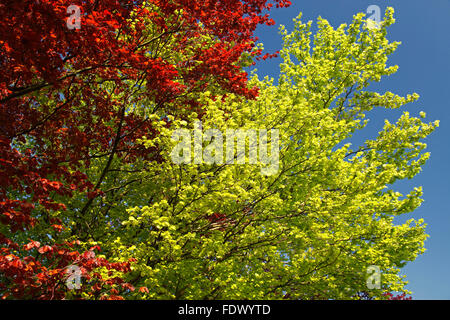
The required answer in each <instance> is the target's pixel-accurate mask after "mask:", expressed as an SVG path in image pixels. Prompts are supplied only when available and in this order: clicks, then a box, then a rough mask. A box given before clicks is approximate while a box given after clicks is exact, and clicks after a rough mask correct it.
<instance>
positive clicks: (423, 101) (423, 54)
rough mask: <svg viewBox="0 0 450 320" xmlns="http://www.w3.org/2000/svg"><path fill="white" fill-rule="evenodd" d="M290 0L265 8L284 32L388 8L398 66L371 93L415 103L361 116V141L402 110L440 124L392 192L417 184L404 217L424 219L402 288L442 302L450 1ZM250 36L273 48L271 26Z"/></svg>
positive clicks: (448, 228) (449, 232) (449, 257)
mask: <svg viewBox="0 0 450 320" xmlns="http://www.w3.org/2000/svg"><path fill="white" fill-rule="evenodd" d="M291 1H292V2H293V4H292V6H291V7H289V8H284V9H273V11H272V17H273V18H274V19H275V21H276V25H280V24H283V25H285V26H286V27H287V29H288V30H289V31H290V30H292V26H293V22H292V19H293V18H295V17H296V16H297V15H298V14H299V13H300V12H302V13H303V17H302V20H303V21H308V20H313V21H315V20H316V19H317V17H318V16H321V17H322V18H325V19H327V20H328V21H329V22H330V23H331V24H332V25H333V26H334V27H337V26H338V25H339V24H341V23H349V22H351V20H352V17H353V15H354V14H356V13H358V12H366V10H367V8H368V7H369V6H370V5H378V6H379V7H380V8H381V11H382V16H383V13H384V10H385V9H386V7H387V6H390V7H393V8H394V9H395V15H394V17H395V18H396V23H395V25H393V26H391V27H390V29H389V31H388V32H389V33H388V38H389V40H391V41H401V42H402V45H401V46H400V47H399V49H398V50H397V51H396V53H394V54H393V55H391V56H390V60H389V64H390V65H394V64H396V65H398V66H399V71H398V72H397V73H396V74H395V75H392V76H390V77H387V78H383V79H382V82H381V83H380V84H377V85H376V90H377V91H378V92H384V91H392V92H394V93H397V94H400V95H406V94H407V93H413V92H417V93H418V94H419V95H420V97H421V98H420V99H419V101H418V102H416V103H414V104H409V105H407V106H406V107H404V108H403V109H402V110H399V111H397V110H395V111H392V110H390V111H389V112H374V113H369V114H368V117H369V118H370V119H371V120H370V126H369V127H368V128H367V130H366V131H365V132H364V135H367V137H366V136H364V138H369V137H372V136H373V135H374V134H376V133H377V132H378V131H379V130H381V129H382V125H383V119H384V118H388V119H389V120H390V121H395V120H396V119H397V118H398V117H399V115H400V114H401V112H402V111H403V110H407V111H409V112H410V113H411V114H412V115H417V114H418V113H419V111H425V112H426V114H427V118H426V120H427V121H434V120H440V127H439V128H438V129H437V130H436V131H435V132H434V133H433V134H432V135H431V136H430V137H429V138H428V139H427V140H426V143H427V144H428V149H427V151H429V152H431V159H430V160H429V161H428V162H427V164H426V165H425V167H424V168H423V171H422V173H420V174H419V175H417V176H416V177H415V178H414V179H412V180H408V181H404V182H401V183H400V184H396V185H395V186H394V187H395V188H396V189H397V190H399V191H400V192H403V193H408V192H409V190H410V189H412V188H413V187H414V186H423V191H424V199H425V201H424V203H423V204H422V206H421V207H420V208H419V209H417V210H416V211H414V212H413V213H409V214H408V215H407V217H406V218H411V217H413V218H417V219H418V218H424V219H425V222H426V223H427V224H428V226H427V233H428V234H429V235H430V238H428V240H427V241H426V243H425V247H426V249H427V251H426V252H425V254H423V255H421V256H420V257H419V258H417V260H415V261H414V262H411V263H409V264H408V265H407V266H406V267H405V268H404V270H403V274H405V275H406V276H407V279H408V281H409V285H408V287H407V288H408V289H409V290H411V291H413V295H412V296H413V298H414V299H450V290H449V288H450V273H449V271H450V247H449V246H450V170H449V165H450V121H449V120H450V119H449V117H450V103H449V99H448V97H449V95H450V81H449V75H450V0H430V1H423V0H395V1H387V0H384V1H380V0H377V1H376V0H369V1H365V0H314V1H300V0H291ZM256 34H257V36H258V37H259V38H260V41H261V42H263V43H264V47H265V49H266V50H267V51H268V52H274V51H276V50H279V49H281V36H280V35H279V34H278V29H277V28H276V26H273V27H265V26H264V27H260V28H259V29H258V30H257V33H256ZM280 61H281V60H280V59H271V60H268V61H266V62H260V63H258V64H257V65H256V68H257V69H258V74H259V76H260V78H263V76H265V75H269V76H270V77H274V78H275V79H277V77H278V73H279V63H280ZM402 220H404V219H402Z"/></svg>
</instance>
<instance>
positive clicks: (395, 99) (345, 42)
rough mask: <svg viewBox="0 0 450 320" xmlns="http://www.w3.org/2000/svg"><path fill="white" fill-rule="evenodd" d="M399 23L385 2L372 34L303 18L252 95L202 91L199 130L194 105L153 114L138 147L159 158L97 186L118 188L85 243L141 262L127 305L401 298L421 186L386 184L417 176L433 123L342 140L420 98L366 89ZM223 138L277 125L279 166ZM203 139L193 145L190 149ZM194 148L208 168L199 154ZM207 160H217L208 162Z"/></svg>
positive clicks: (358, 21) (411, 121) (384, 71)
mask: <svg viewBox="0 0 450 320" xmlns="http://www.w3.org/2000/svg"><path fill="white" fill-rule="evenodd" d="M393 23H394V18H393V9H391V8H388V9H387V11H386V13H385V17H384V20H383V21H382V22H381V23H380V24H379V27H378V28H369V27H367V24H366V20H365V19H364V14H358V15H356V16H355V17H354V19H353V21H352V23H351V24H349V25H346V24H343V25H341V26H339V27H338V28H336V29H335V28H333V27H332V26H331V25H330V24H329V23H328V22H327V21H326V20H325V19H322V18H319V19H318V30H317V32H316V33H315V34H314V35H313V34H312V31H311V25H312V22H308V23H303V22H302V21H301V16H299V17H298V18H297V19H295V27H294V30H293V31H292V32H290V33H289V32H287V31H286V30H285V28H284V27H282V28H281V34H282V36H283V39H284V48H283V50H282V51H281V56H282V58H283V59H284V62H283V63H282V64H281V75H280V78H279V81H278V84H274V81H273V79H268V78H266V79H263V80H260V79H258V77H257V76H255V77H253V79H252V80H251V83H250V85H251V86H253V85H254V86H258V87H259V88H260V92H259V96H258V98H257V99H256V100H248V99H246V98H244V97H242V96H237V95H233V94H227V95H218V94H212V93H210V92H204V93H203V94H201V95H200V97H199V98H197V99H198V105H199V106H202V107H201V108H202V110H201V113H202V118H201V121H202V122H201V126H202V127H201V130H199V128H198V118H199V114H198V113H197V112H194V111H192V112H190V113H189V112H188V113H187V114H184V115H183V117H179V116H177V115H175V114H169V113H168V111H164V110H159V111H157V112H155V113H152V114H150V115H148V117H149V119H151V120H152V121H153V122H152V127H153V128H155V130H156V131H157V132H158V135H156V136H155V135H153V136H151V137H144V138H143V139H140V140H139V143H141V144H142V145H143V146H145V147H146V148H152V147H155V146H158V150H159V152H160V159H159V160H158V161H156V160H155V159H148V160H143V159H139V158H137V159H136V161H134V162H133V163H127V164H121V165H120V168H118V169H113V170H111V172H110V174H109V175H108V176H107V177H105V179H104V183H103V185H102V189H103V190H109V191H111V190H112V191H114V192H105V194H104V195H103V196H101V197H98V198H96V199H95V200H94V202H93V205H92V209H91V211H92V214H91V217H95V221H91V222H90V223H89V228H90V233H89V239H85V241H86V243H89V245H100V246H101V247H102V249H103V251H104V253H105V257H106V258H108V259H109V260H112V261H115V260H117V261H126V260H127V259H129V258H134V259H136V262H135V263H134V264H133V265H132V270H133V271H132V273H130V274H129V279H127V281H128V282H130V283H132V284H133V285H134V286H137V287H146V288H148V292H147V290H142V291H135V292H132V293H131V292H130V294H129V298H131V299H133V298H135V299H142V298H144V299H281V298H289V299H358V298H359V297H361V293H364V296H368V297H369V298H375V299H377V298H379V299H386V295H384V293H386V292H391V291H398V292H405V293H409V292H408V291H407V290H406V289H405V284H406V280H405V278H404V276H402V275H401V274H400V271H401V268H402V267H403V266H404V265H405V264H406V263H407V262H409V261H413V260H414V259H415V258H416V257H417V256H418V255H419V254H421V253H423V252H424V250H425V249H424V241H425V239H426V237H427V235H426V233H425V224H424V221H423V220H422V219H418V220H414V219H410V220H408V221H406V222H404V223H401V224H397V223H396V222H395V221H394V218H395V217H397V216H399V215H402V214H405V213H408V212H412V211H414V210H415V209H416V208H417V207H418V206H419V205H420V204H421V201H422V200H421V196H422V190H421V188H414V189H413V190H411V192H410V193H409V194H406V195H403V194H401V193H399V192H397V191H396V190H395V189H394V186H393V184H394V183H395V182H396V181H399V180H403V179H411V178H413V177H414V176H415V175H416V174H418V173H419V172H420V170H421V167H422V166H423V164H424V163H425V161H426V160H427V159H428V157H429V154H428V153H425V152H424V149H425V147H426V145H425V143H424V142H423V140H424V139H425V138H426V137H427V136H428V135H429V134H430V133H431V132H432V131H433V130H434V129H435V128H436V127H437V126H438V122H437V121H436V122H433V123H425V122H423V118H424V117H425V114H424V113H422V112H421V113H420V115H419V116H418V117H414V116H412V115H410V114H409V113H408V112H406V111H404V112H403V114H402V115H401V116H400V118H399V119H398V120H397V122H395V123H390V122H389V121H387V120H386V121H385V125H384V127H383V128H381V131H380V132H379V134H378V136H376V137H373V139H369V140H367V141H365V142H364V143H362V144H361V145H356V146H354V145H352V144H351V143H350V141H352V140H351V139H352V137H357V134H358V133H359V132H361V130H362V129H364V128H365V126H366V124H367V114H369V113H370V111H371V110H372V109H374V108H385V109H397V108H403V107H404V105H406V104H408V103H411V102H414V101H416V100H417V99H418V95H417V94H411V95H407V96H406V97H401V96H399V95H396V94H394V93H391V92H385V93H378V92H374V91H370V89H369V85H370V84H371V83H373V82H378V81H380V80H381V78H382V77H383V76H389V75H391V74H394V73H395V72H396V70H397V67H396V66H388V65H387V59H388V56H389V55H390V54H392V53H393V52H394V51H395V49H396V48H397V46H398V45H399V43H398V42H390V41H388V39H387V37H386V35H387V28H388V27H389V26H390V25H392V24H393ZM166 110H170V109H169V108H168V109H166ZM169 123H170V125H168V124H169ZM196 127H197V130H196ZM176 129H185V130H186V131H184V132H187V133H189V134H192V135H191V138H192V139H190V141H188V146H191V147H192V150H191V152H190V158H187V159H188V160H189V159H191V161H187V162H188V163H175V162H174V161H173V150H174V148H176V146H177V145H179V142H180V141H176V140H175V139H173V133H174V130H176ZM208 129H210V130H212V129H214V130H216V131H209V132H210V133H211V132H216V133H217V134H216V135H215V136H214V139H211V135H210V136H208V135H207V134H205V132H206V131H208ZM230 129H236V130H237V129H240V130H247V131H246V132H247V133H249V132H258V130H259V132H261V130H268V131H269V132H270V130H271V129H274V130H275V129H276V130H278V133H279V136H278V144H277V143H275V140H274V137H275V136H274V131H272V133H271V134H269V135H268V139H269V143H268V144H269V150H271V152H270V155H271V156H273V157H272V158H270V159H272V160H276V163H275V162H271V163H269V164H268V163H267V162H264V161H261V152H262V151H261V145H262V144H263V142H264V141H263V140H264V138H263V137H261V135H259V136H257V137H259V138H258V139H257V140H256V142H257V144H258V146H259V149H258V153H259V157H258V158H257V159H258V160H257V161H256V162H255V163H250V162H252V161H251V157H252V155H251V154H250V152H248V153H246V155H245V158H244V159H245V160H246V162H245V163H239V164H237V163H230V162H227V161H226V152H225V145H226V143H225V141H224V142H223V144H222V146H223V149H222V151H223V153H220V148H219V146H220V145H221V140H220V139H219V136H220V134H219V133H222V138H224V137H225V133H226V132H227V130H230ZM252 130H254V131H252ZM200 134H202V135H200ZM196 137H197V138H196ZM199 137H200V138H199ZM196 139H201V140H200V141H201V146H200V148H198V146H199V145H198V144H197V147H195V146H193V145H192V143H193V142H195V141H196ZM246 141H247V143H248V148H249V149H250V146H251V145H252V143H255V141H254V140H253V139H252V137H251V136H250V135H248V136H247V138H246ZM197 142H198V141H197ZM194 145H195V143H194ZM190 149H191V148H190ZM212 150H214V151H212ZM227 150H228V149H227ZM233 150H234V147H233ZM236 151H237V152H238V153H239V149H237V150H236ZM233 152H234V151H233ZM199 153H201V154H202V155H203V158H204V159H203V161H197V160H196V159H198V158H196V156H198V155H199ZM205 154H209V155H212V157H216V158H214V159H216V161H215V162H214V161H205V159H206V158H207V157H205ZM275 156H277V157H275ZM210 158H211V157H210ZM99 161H100V160H99ZM95 163H96V160H95V159H93V160H92V161H91V168H92V169H91V170H94V171H95V168H96V165H95ZM99 167H101V166H100V164H99ZM111 168H115V166H114V163H113V164H112V165H111ZM92 174H95V173H94V172H92ZM135 182H139V183H135ZM74 201H76V200H74ZM370 266H377V267H378V268H379V270H380V273H381V275H380V282H379V286H378V287H375V288H368V283H367V280H368V277H369V274H368V273H367V270H368V268H369V267H370Z"/></svg>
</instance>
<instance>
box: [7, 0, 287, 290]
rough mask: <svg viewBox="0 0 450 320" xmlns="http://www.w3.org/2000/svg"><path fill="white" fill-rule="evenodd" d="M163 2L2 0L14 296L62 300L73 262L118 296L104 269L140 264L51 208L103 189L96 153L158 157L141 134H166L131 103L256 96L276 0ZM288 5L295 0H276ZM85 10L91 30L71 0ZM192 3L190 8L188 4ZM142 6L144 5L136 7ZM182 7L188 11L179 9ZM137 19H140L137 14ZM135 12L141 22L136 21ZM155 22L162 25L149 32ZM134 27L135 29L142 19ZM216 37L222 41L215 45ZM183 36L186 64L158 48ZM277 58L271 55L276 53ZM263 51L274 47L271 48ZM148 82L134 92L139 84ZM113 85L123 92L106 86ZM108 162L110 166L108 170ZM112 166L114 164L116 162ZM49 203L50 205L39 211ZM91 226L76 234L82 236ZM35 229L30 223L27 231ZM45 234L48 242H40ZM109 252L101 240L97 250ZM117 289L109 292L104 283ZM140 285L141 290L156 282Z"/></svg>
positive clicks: (93, 286) (179, 43)
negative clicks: (245, 58)
mask: <svg viewBox="0 0 450 320" xmlns="http://www.w3.org/2000/svg"><path fill="white" fill-rule="evenodd" d="M149 2H150V3H151V5H152V7H151V8H153V9H152V10H149V9H148V8H144V7H142V5H141V3H142V1H132V0H102V1H98V0H76V1H74V0H23V1H15V0H0V16H1V17H2V18H1V19H0V68H1V70H2V72H1V73H0V222H1V223H2V224H3V225H4V226H6V229H5V228H3V229H1V230H5V231H1V232H0V251H1V252H0V280H1V281H0V293H1V294H2V295H3V298H7V297H14V298H35V299H62V298H64V297H65V295H66V293H67V289H66V287H65V285H64V281H63V280H64V277H66V276H67V275H66V268H67V267H68V266H69V265H72V264H75V265H77V266H79V267H80V268H81V269H82V270H83V277H85V279H87V280H88V282H89V283H90V289H89V288H87V286H86V285H84V287H83V290H85V291H87V292H91V293H93V294H94V293H95V295H96V296H98V297H101V298H102V299H104V298H110V299H119V298H122V297H121V293H120V292H118V291H117V289H114V288H112V289H111V288H110V289H105V288H108V287H111V285H113V284H120V285H121V286H122V289H123V290H124V291H132V290H134V288H133V287H132V286H130V285H128V284H126V283H124V282H123V281H122V280H121V279H115V280H105V279H102V277H101V276H100V275H99V274H97V273H95V272H94V271H95V268H97V267H101V266H103V267H106V268H108V269H116V270H119V271H123V272H128V271H129V263H123V264H115V263H109V262H108V261H106V260H104V259H99V258H97V257H95V254H94V251H93V250H94V249H92V250H88V251H84V252H78V251H77V250H76V248H75V247H76V246H77V244H76V243H72V242H71V243H69V242H67V241H63V240H64V239H59V238H58V235H59V234H61V232H62V231H63V230H64V229H65V228H66V227H65V226H64V223H63V222H62V221H59V220H58V219H55V218H51V217H50V215H49V212H51V211H55V210H62V211H63V210H65V209H66V208H65V205H64V204H63V203H60V202H58V201H56V200H54V199H55V196H58V197H71V196H72V195H73V193H74V192H75V191H76V192H78V193H80V192H85V193H86V198H87V203H86V205H85V206H84V207H83V208H80V209H81V210H80V215H82V214H84V213H85V211H86V210H88V208H89V205H90V204H91V203H92V200H93V199H94V198H96V197H97V196H98V195H101V194H102V192H103V191H102V190H101V185H102V180H103V179H104V175H102V176H101V177H100V179H99V180H97V181H90V180H89V179H88V177H87V175H86V174H85V173H84V170H83V169H84V168H85V167H88V166H89V163H90V159H91V157H92V154H93V151H95V153H96V154H101V153H104V154H106V156H108V157H113V156H114V155H115V156H117V157H120V158H121V159H122V161H124V162H132V161H134V160H135V159H136V158H137V157H152V159H153V160H156V161H159V156H158V150H157V149H155V148H154V149H150V150H147V149H144V148H143V147H142V146H140V145H137V144H135V143H134V142H135V140H136V138H139V137H142V136H143V135H146V136H147V137H150V136H152V135H156V134H157V132H156V131H155V130H154V129H153V128H152V127H151V124H150V123H149V121H147V120H148V119H143V118H140V117H138V116H136V115H133V114H126V112H125V110H126V106H125V105H124V104H123V103H122V101H124V100H125V101H126V100H127V98H132V99H134V100H133V102H134V103H139V101H141V100H142V99H146V101H153V102H154V104H155V106H156V107H155V108H162V107H164V106H165V105H167V104H168V103H174V102H176V105H178V106H181V107H185V108H195V109H196V108H198V107H199V106H198V105H197V103H196V102H195V101H194V100H193V99H192V97H189V95H188V93H195V92H200V91H202V90H204V89H205V88H206V87H208V86H214V87H215V88H216V89H217V90H225V91H226V92H233V93H236V94H240V95H243V96H245V97H247V98H253V97H255V96H256V94H257V89H256V88H248V87H247V74H246V73H245V72H243V71H242V69H241V67H240V59H241V57H242V55H243V53H245V52H248V53H250V54H251V55H253V56H257V55H259V54H261V52H258V51H253V48H254V41H255V40H256V39H255V38H254V36H253V32H254V30H255V28H256V26H257V25H258V24H267V25H272V24H273V23H274V22H273V20H271V19H270V18H269V16H268V14H267V13H265V12H267V10H269V9H270V7H271V6H272V4H270V3H268V0H202V1H200V0H151V1H149ZM274 3H275V4H276V6H277V7H284V6H288V5H289V4H290V2H289V1H287V0H274ZM72 4H74V5H78V6H79V7H80V8H81V13H82V16H81V28H80V29H73V30H70V29H68V28H67V25H66V19H67V17H68V14H67V12H66V10H67V7H68V6H69V5H72ZM180 9H182V11H180ZM133 10H136V12H137V14H136V15H132V14H131V13H132V11H133ZM180 12H181V13H180ZM127 19H129V20H127ZM130 20H133V22H134V24H132V23H131V22H130ZM149 23H151V24H153V25H154V26H155V30H156V31H155V34H156V36H155V35H151V36H152V37H153V38H152V37H150V38H149V36H148V35H147V34H146V33H145V30H146V26H147V25H148V24H149ZM132 25H134V27H132ZM203 35H210V36H212V38H213V39H215V44H214V45H212V46H208V45H207V43H204V40H202V39H203V37H202V36H203ZM171 40H173V41H172V43H175V44H176V45H174V47H171V48H170V49H171V51H176V52H179V53H182V54H184V53H185V52H186V49H187V48H194V49H193V50H192V52H191V53H190V54H189V55H186V54H184V55H182V56H183V57H184V60H183V59H182V60H181V61H177V62H176V63H175V62H173V60H170V59H163V58H162V57H160V56H158V54H157V51H158V48H157V47H155V46H154V44H155V43H158V46H159V45H160V44H163V43H167V42H169V41H171ZM265 57H266V56H265ZM263 58H264V57H263ZM143 80H146V83H147V85H146V87H145V88H140V89H142V90H140V94H139V95H138V96H136V95H133V91H132V89H133V88H134V87H133V86H131V85H130V83H131V84H133V83H134V84H137V85H140V83H141V81H143ZM104 81H109V82H110V83H112V84H114V93H115V94H116V95H122V97H121V98H120V99H118V98H114V97H112V95H111V92H110V91H108V90H106V88H105V87H103V86H102V83H103V82H104ZM106 169H108V168H106ZM106 171H107V170H105V171H104V172H106ZM37 209H39V212H40V213H39V215H37V214H36V211H37ZM37 223H39V224H41V225H42V224H47V225H48V228H43V229H42V230H44V231H42V232H43V234H42V238H46V239H48V238H47V236H50V237H51V239H52V243H53V242H55V241H56V240H62V241H60V244H58V243H56V244H52V245H41V244H40V243H39V242H37V241H30V242H28V243H22V242H23V240H20V239H23V238H25V237H26V236H25V237H24V236H20V235H21V234H22V233H24V232H26V230H28V229H30V228H33V227H35V226H36V225H37ZM82 232H83V230H82V229H81V227H79V228H78V229H77V228H75V229H74V235H78V236H79V237H81V236H82ZM24 234H26V233H24ZM41 241H42V240H41ZM95 249H97V250H99V248H95ZM105 290H109V291H108V294H107V295H105V294H100V292H101V291H103V293H105V292H106V291H105ZM146 290H148V289H147V288H140V292H147V291H146Z"/></svg>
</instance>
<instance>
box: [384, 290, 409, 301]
mask: <svg viewBox="0 0 450 320" xmlns="http://www.w3.org/2000/svg"><path fill="white" fill-rule="evenodd" d="M384 296H386V297H387V298H388V300H412V297H411V296H409V297H407V296H406V293H402V294H398V295H395V296H394V295H393V294H392V293H390V292H386V293H385V294H384Z"/></svg>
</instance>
